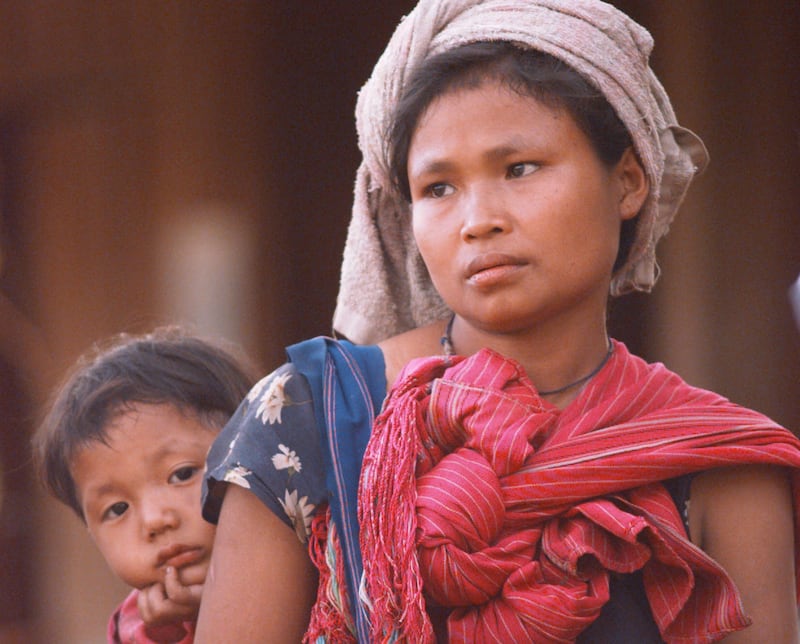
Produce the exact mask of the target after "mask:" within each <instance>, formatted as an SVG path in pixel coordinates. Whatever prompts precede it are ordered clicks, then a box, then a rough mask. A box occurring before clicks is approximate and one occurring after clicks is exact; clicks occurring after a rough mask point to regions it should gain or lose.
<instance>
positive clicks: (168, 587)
mask: <svg viewBox="0 0 800 644" xmlns="http://www.w3.org/2000/svg"><path fill="white" fill-rule="evenodd" d="M164 590H165V592H166V595H167V597H168V598H169V600H170V601H172V602H175V603H176V604H181V605H183V606H186V607H194V608H195V610H197V609H199V607H200V598H201V597H202V595H203V585H202V584H191V585H188V586H184V585H183V584H182V583H181V580H180V578H179V577H178V571H177V570H175V568H173V567H171V566H170V567H168V568H167V570H166V574H165V575H164Z"/></svg>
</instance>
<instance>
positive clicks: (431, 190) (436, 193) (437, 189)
mask: <svg viewBox="0 0 800 644" xmlns="http://www.w3.org/2000/svg"><path fill="white" fill-rule="evenodd" d="M453 190H454V189H453V186H451V185H450V184H447V183H434V184H431V185H430V186H429V187H428V189H427V190H426V192H427V193H428V194H429V195H430V196H431V197H433V198H434V199H441V198H442V197H446V196H447V195H451V194H453Z"/></svg>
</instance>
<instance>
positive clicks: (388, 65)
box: [333, 0, 708, 343]
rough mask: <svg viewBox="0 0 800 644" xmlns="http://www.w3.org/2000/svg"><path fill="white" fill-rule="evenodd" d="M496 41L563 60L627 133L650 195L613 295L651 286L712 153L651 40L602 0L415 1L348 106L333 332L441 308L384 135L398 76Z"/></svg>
mask: <svg viewBox="0 0 800 644" xmlns="http://www.w3.org/2000/svg"><path fill="white" fill-rule="evenodd" d="M498 40H504V41H510V42H513V43H516V44H518V45H521V46H523V47H528V48H531V49H537V50H540V51H543V52H546V53H548V54H551V55H553V56H555V57H557V58H559V59H561V60H563V61H564V62H566V63H567V64H569V65H570V66H571V67H573V68H574V69H575V70H576V71H578V72H579V73H580V74H582V75H583V76H584V77H585V78H586V79H587V80H589V81H590V82H591V83H593V84H594V85H595V86H596V87H597V88H598V89H599V90H600V91H601V92H602V93H603V95H604V96H605V97H606V99H607V100H608V101H609V103H610V104H611V105H612V106H613V108H614V109H615V110H616V112H617V115H618V116H619V117H620V119H621V120H622V122H623V123H624V124H625V125H626V127H627V128H628V131H629V132H630V133H631V136H632V138H633V142H634V145H635V147H636V151H637V153H638V155H639V158H640V159H641V161H642V164H643V165H644V168H645V171H646V172H647V175H648V177H649V179H650V194H649V196H648V198H647V200H646V202H645V204H644V206H643V208H642V210H641V212H640V214H639V220H638V224H637V234H636V239H635V240H634V243H633V246H632V248H631V251H630V254H629V256H628V260H627V262H626V264H625V265H624V266H622V268H621V269H620V270H619V271H618V272H617V273H616V274H615V275H614V278H613V281H612V284H611V293H612V294H614V295H619V294H622V293H625V292H628V291H631V290H642V291H649V290H650V289H651V288H652V286H653V284H654V283H655V281H656V278H657V266H656V259H655V247H656V242H657V241H658V240H659V239H660V238H661V237H662V236H663V235H664V234H665V233H666V232H667V230H668V229H669V225H670V223H671V221H672V219H673V217H674V216H675V213H676V211H677V209H678V206H679V205H680V202H681V201H682V199H683V196H684V194H685V193H686V189H687V188H688V186H689V182H690V181H691V179H692V177H693V176H694V174H695V173H696V172H698V171H699V170H702V169H703V168H704V167H705V165H706V163H707V162H708V155H707V153H706V150H705V147H704V146H703V143H702V141H701V140H700V139H699V138H698V137H697V136H696V135H694V134H693V133H692V132H690V131H688V130H686V129H684V128H682V127H680V126H679V125H678V124H677V122H676V119H675V114H674V113H673V111H672V106H671V105H670V102H669V98H668V97H667V95H666V93H665V92H664V89H663V87H662V86H661V84H660V83H659V81H658V79H657V78H656V77H655V75H654V74H653V72H652V70H651V69H650V67H649V64H648V59H649V56H650V51H651V50H652V47H653V39H652V37H651V36H650V34H649V33H648V32H647V30H646V29H644V28H643V27H641V26H640V25H638V24H637V23H636V22H634V21H633V20H631V19H630V18H629V17H628V16H627V15H625V14H624V13H622V12H620V11H619V10H617V9H616V8H614V7H613V6H611V5H609V4H606V3H604V2H600V1H599V0H485V1H480V0H421V2H420V3H419V4H418V5H417V6H416V7H415V8H414V10H413V11H412V12H411V13H410V14H409V15H408V16H407V17H406V18H405V19H403V21H402V22H401V23H400V25H399V26H398V27H397V29H396V31H395V33H394V35H393V36H392V39H391V41H390V42H389V45H388V47H387V48H386V51H385V52H384V53H383V55H382V56H381V58H380V59H379V60H378V63H377V65H376V66H375V69H374V70H373V72H372V76H371V77H370V79H369V80H368V81H367V83H366V84H365V85H364V87H363V88H362V89H361V92H360V94H359V97H358V104H357V106H356V126H357V128H358V138H359V147H360V149H361V152H362V153H363V156H364V158H363V161H362V163H361V166H360V167H359V169H358V173H357V175H356V186H355V201H354V204H353V217H352V220H351V222H350V227H349V229H348V235H347V242H346V244H345V249H344V261H343V263H342V273H341V287H340V290H339V297H338V301H337V306H336V312H335V313H334V318H333V326H334V328H335V329H336V330H337V331H338V332H340V333H342V334H344V335H345V336H346V337H348V338H350V339H351V340H353V341H355V342H360V343H368V342H377V341H380V340H382V339H384V338H387V337H389V336H391V335H394V334H396V333H399V332H401V331H405V330H408V329H412V328H415V327H417V326H421V325H423V324H426V323H428V322H432V321H434V320H437V319H441V318H443V317H445V316H447V315H448V309H447V307H446V306H445V304H444V303H443V302H442V300H441V298H440V297H439V295H438V293H437V292H436V290H435V289H434V287H433V284H432V283H431V280H430V278H429V276H428V272H427V270H426V268H425V266H424V264H423V262H422V259H421V257H420V256H419V252H418V251H417V248H416V245H415V243H414V239H413V236H412V232H411V214H410V210H409V207H408V204H407V203H405V201H404V200H403V199H402V198H401V197H400V196H399V195H397V193H396V191H395V190H394V189H393V187H392V186H391V182H390V178H389V168H388V160H387V159H388V145H387V132H388V130H389V126H390V120H391V117H392V113H393V111H394V106H395V105H396V103H397V101H398V99H399V97H400V95H401V94H402V92H403V89H404V86H405V83H406V80H407V78H408V77H409V75H410V73H411V72H412V71H413V70H414V68H415V67H416V66H417V65H418V64H419V63H420V62H421V61H422V60H424V59H425V58H427V57H429V56H431V55H434V54H437V53H440V52H443V51H447V50H449V49H453V48H455V47H458V46H460V45H464V44H467V43H472V42H478V41H498Z"/></svg>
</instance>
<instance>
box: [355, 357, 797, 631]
mask: <svg viewBox="0 0 800 644" xmlns="http://www.w3.org/2000/svg"><path fill="white" fill-rule="evenodd" d="M453 363H454V364H453V365H452V366H449V365H448V359H447V358H441V357H435V358H428V359H422V360H418V361H415V362H412V363H411V364H410V365H409V366H408V367H407V368H406V370H405V371H404V373H403V375H402V376H401V378H400V380H399V384H398V385H397V387H396V388H395V389H394V390H393V391H392V393H391V394H390V396H389V398H388V399H387V402H386V405H385V407H384V411H383V412H382V414H381V415H380V416H379V417H378V419H377V420H376V424H375V428H374V431H373V435H372V438H371V440H370V443H369V445H368V447H367V452H366V454H365V458H364V469H363V471H362V478H361V487H360V493H359V499H360V505H359V513H360V514H359V519H360V521H361V526H362V533H361V545H362V553H363V559H364V570H365V578H366V590H367V592H368V595H369V598H370V600H371V602H372V606H373V610H372V628H373V631H372V635H373V638H374V640H375V641H388V640H390V639H391V638H392V637H395V636H399V637H401V638H402V637H407V638H408V641H420V642H425V641H427V642H432V641H433V629H432V625H431V623H430V620H429V618H428V615H427V613H426V601H427V602H433V603H434V604H438V605H441V606H445V607H448V608H450V609H452V610H451V612H450V615H449V618H448V624H447V627H448V632H449V638H450V641H451V642H468V641H469V642H490V641H532V642H571V641H574V639H575V638H576V637H577V636H578V635H579V634H580V633H581V632H582V631H583V630H584V629H585V628H586V627H587V626H588V625H589V624H590V623H592V621H594V619H596V618H597V616H598V615H599V613H600V611H601V609H602V607H603V605H604V604H605V603H606V602H607V601H608V598H609V574H610V573H611V572H618V573H628V572H632V571H635V570H641V571H642V574H643V580H644V586H645V590H646V593H647V598H648V600H649V602H650V606H651V608H652V611H653V615H654V617H655V620H656V623H657V625H658V627H659V629H660V631H661V634H662V637H663V638H664V639H665V640H666V641H667V642H712V641H716V640H718V639H720V638H722V637H724V636H725V635H727V634H729V633H731V632H733V631H736V630H739V629H741V628H744V627H745V626H747V625H748V623H749V620H748V618H747V617H746V616H745V615H744V613H743V609H742V606H741V602H740V599H739V596H738V592H737V590H736V588H735V586H734V585H733V582H732V581H731V579H730V578H729V577H728V575H727V574H726V573H725V571H724V570H722V569H721V568H720V566H719V565H718V564H716V563H715V562H714V561H713V560H711V559H710V558H709V557H708V556H707V555H706V554H705V553H704V552H703V551H702V550H700V549H699V548H697V547H696V546H694V545H693V544H692V543H691V542H690V541H689V540H688V538H687V536H686V534H685V530H684V528H683V523H682V521H681V517H680V516H679V514H678V512H677V510H676V508H675V505H674V503H673V501H672V499H671V497H670V495H669V493H668V492H667V491H666V489H665V488H664V486H663V485H662V484H661V481H664V480H667V479H671V478H674V477H677V476H681V475H684V474H687V473H691V472H697V471H702V470H707V469H711V468H715V467H719V466H724V465H732V464H745V463H750V464H772V465H778V466H785V467H787V468H790V469H791V470H793V484H794V494H795V500H796V501H797V500H798V498H800V497H798V494H799V492H798V489H799V488H798V486H797V483H798V481H800V478H798V474H797V473H798V468H800V441H798V440H797V439H796V438H795V437H794V436H793V435H792V434H791V433H790V432H788V431H787V430H785V429H783V428H781V427H779V426H778V425H776V424H775V423H774V422H772V421H771V420H770V419H768V418H766V417H764V416H762V415H761V414H758V413H756V412H753V411H751V410H748V409H744V408H741V407H739V406H736V405H734V404H732V403H730V402H729V401H727V400H725V399H723V398H721V397H720V396H718V395H716V394H713V393H711V392H708V391H704V390H700V389H696V388H693V387H690V386H689V385H687V384H686V383H684V382H683V381H682V380H681V379H680V378H679V377H678V376H677V375H675V374H673V373H672V372H670V371H668V370H667V369H666V368H665V367H664V366H663V365H659V364H656V365H648V364H647V363H645V362H644V361H642V360H641V359H639V358H636V357H635V356H632V355H630V354H629V353H628V352H627V350H626V349H625V347H624V345H622V344H619V343H615V350H614V355H613V356H612V358H611V360H610V361H609V363H608V364H607V365H606V366H605V368H604V369H603V370H602V371H601V372H600V373H599V374H598V375H597V376H596V377H595V379H594V380H593V381H591V382H590V383H589V384H588V385H587V387H586V388H585V389H584V391H583V392H582V393H581V394H580V395H579V397H578V398H577V399H576V400H575V401H574V402H573V403H572V404H571V405H570V406H569V407H568V408H567V409H565V410H564V411H559V410H557V409H555V408H554V407H552V406H550V405H548V404H546V403H544V402H543V401H542V400H541V399H540V398H539V396H538V394H537V393H536V390H535V388H534V387H533V386H532V384H531V383H530V381H529V380H528V379H527V377H526V376H525V374H524V372H523V370H522V368H521V367H520V366H519V365H518V364H517V363H516V362H514V361H513V360H509V359H506V358H504V357H502V356H500V355H498V354H496V353H494V352H492V351H490V350H482V351H480V352H479V353H477V354H475V355H474V356H471V357H470V358H467V359H461V358H454V359H453ZM798 560H800V557H798ZM420 580H422V581H421V582H420Z"/></svg>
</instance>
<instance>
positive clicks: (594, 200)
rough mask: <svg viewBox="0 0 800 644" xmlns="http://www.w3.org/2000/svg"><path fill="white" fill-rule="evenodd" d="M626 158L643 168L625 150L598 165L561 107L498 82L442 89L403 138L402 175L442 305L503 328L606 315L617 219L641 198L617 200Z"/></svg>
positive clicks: (622, 191)
mask: <svg viewBox="0 0 800 644" xmlns="http://www.w3.org/2000/svg"><path fill="white" fill-rule="evenodd" d="M626 159H627V161H626ZM631 163H634V164H636V168H638V170H639V171H640V170H641V167H640V166H639V165H638V162H636V160H635V157H634V156H633V154H632V153H631V152H629V153H626V155H625V157H623V161H621V162H620V164H618V166H616V167H615V168H609V167H607V166H606V165H604V164H603V163H602V162H601V161H600V160H599V158H598V157H597V154H596V153H595V151H594V149H593V148H592V145H591V143H590V141H589V140H588V138H587V137H586V135H585V134H584V133H583V132H582V131H581V130H580V129H579V128H578V126H577V124H576V123H575V121H574V119H573V118H572V117H571V116H570V115H569V114H568V113H567V112H566V111H564V110H561V109H553V108H551V107H548V106H546V105H544V104H542V103H540V102H539V101H537V100H535V99H533V98H530V97H527V96H520V95H519V94H517V93H514V92H513V91H511V90H509V89H507V88H505V87H504V86H502V85H500V84H498V83H496V82H486V83H484V84H483V85H481V86H479V87H477V88H469V89H459V90H455V91H452V92H449V93H446V94H444V95H442V96H440V97H439V98H438V99H436V100H435V101H434V102H433V103H432V104H431V105H430V106H429V107H428V109H427V110H426V111H425V113H424V114H423V115H422V117H421V119H420V122H419V124H418V126H417V129H416V131H415V133H414V136H413V137H412V140H411V145H410V147H409V156H408V177H409V184H410V188H411V198H412V212H413V230H414V236H415V239H416V242H417V245H418V246H419V249H420V252H421V254H422V257H423V259H424V261H425V263H426V265H427V267H428V270H429V272H430V275H431V278H432V280H433V283H434V285H435V286H436V288H437V290H438V291H439V293H440V294H441V296H442V297H443V299H444V300H445V302H446V303H447V304H448V305H449V306H450V308H451V309H453V310H454V311H455V312H456V313H457V314H458V315H459V316H461V317H462V318H464V319H466V320H468V321H469V322H470V323H472V324H473V325H474V326H476V327H477V328H480V329H482V330H485V331H489V332H500V333H508V332H518V331H523V330H525V329H527V328H533V327H534V326H536V325H541V324H544V323H547V322H548V321H549V322H553V323H555V324H559V325H560V324H564V323H566V322H567V321H568V320H569V319H570V318H574V317H575V316H578V317H581V316H585V315H593V316H598V315H600V316H602V315H604V313H605V305H606V298H607V295H608V289H609V281H610V278H611V271H612V267H613V264H614V260H615V258H616V255H617V249H618V245H619V233H620V225H621V221H622V219H624V218H627V217H633V216H635V215H636V213H637V212H638V209H639V207H641V202H642V201H643V199H644V196H645V195H646V191H645V192H644V194H643V196H642V198H641V199H640V200H638V201H637V202H636V203H630V200H629V199H628V200H627V201H626V199H627V198H626V196H625V195H626V187H627V186H628V185H629V184H630V183H631V177H630V176H628V174H629V171H631V170H632V171H634V172H635V171H636V169H634V168H627V169H626V170H625V171H623V170H621V169H620V168H621V166H622V165H623V164H627V165H628V166H629V165H631ZM641 178H642V180H644V175H643V173H641ZM645 181H646V180H645ZM637 204H638V205H637Z"/></svg>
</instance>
